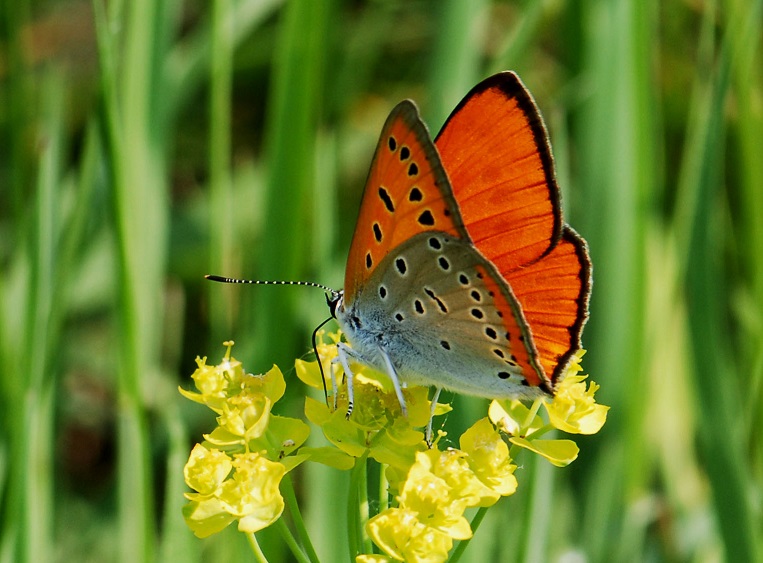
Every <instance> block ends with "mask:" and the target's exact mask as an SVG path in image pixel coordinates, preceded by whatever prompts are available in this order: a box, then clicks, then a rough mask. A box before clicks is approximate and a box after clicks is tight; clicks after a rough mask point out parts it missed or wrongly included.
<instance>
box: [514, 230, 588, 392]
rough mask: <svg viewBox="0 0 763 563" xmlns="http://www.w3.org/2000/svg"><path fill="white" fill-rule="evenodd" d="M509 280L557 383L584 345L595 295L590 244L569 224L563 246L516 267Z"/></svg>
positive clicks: (541, 358) (536, 344)
mask: <svg viewBox="0 0 763 563" xmlns="http://www.w3.org/2000/svg"><path fill="white" fill-rule="evenodd" d="M506 279H507V281H508V282H509V284H510V285H511V288H512V290H514V295H515V296H516V297H517V300H518V301H519V302H520V304H521V305H522V312H523V313H524V315H525V318H526V319H527V323H528V324H529V325H530V328H531V329H532V335H533V342H534V343H535V347H536V348H537V350H538V353H539V354H540V363H541V365H542V366H543V370H544V371H545V372H546V374H547V375H548V377H549V378H550V379H551V382H552V385H553V384H555V383H556V382H557V381H558V380H559V378H560V376H562V375H563V374H564V370H565V369H566V367H567V365H568V364H569V361H570V359H571V358H572V356H573V355H574V354H575V352H577V351H578V350H580V348H581V343H580V336H581V334H582V332H583V325H585V322H586V319H587V318H588V297H589V295H590V293H591V260H590V258H589V257H588V248H587V245H586V243H585V241H584V240H583V239H582V238H581V237H580V235H578V234H577V233H576V232H575V231H573V230H572V229H571V228H570V227H568V226H566V225H565V226H564V228H563V230H562V238H561V240H560V241H559V244H557V245H556V246H555V247H554V249H553V250H552V251H551V252H550V253H549V254H548V255H547V256H545V257H544V258H543V259H542V260H538V261H537V262H534V263H532V264H530V265H529V266H525V267H522V268H517V269H516V270H514V271H512V272H510V273H509V274H508V275H506Z"/></svg>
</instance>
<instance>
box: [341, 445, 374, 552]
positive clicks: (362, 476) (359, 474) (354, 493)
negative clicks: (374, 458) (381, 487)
mask: <svg viewBox="0 0 763 563" xmlns="http://www.w3.org/2000/svg"><path fill="white" fill-rule="evenodd" d="M369 452H370V450H366V451H365V452H364V453H363V455H362V456H361V457H359V458H358V459H356V460H355V467H353V469H352V475H351V477H350V492H349V495H347V497H348V498H347V539H348V540H349V541H348V542H347V547H348V548H349V550H350V553H349V554H350V561H355V556H356V555H358V554H359V553H361V551H360V549H361V545H362V544H363V522H364V521H363V517H362V515H361V513H360V510H361V508H360V505H359V503H360V498H361V490H360V487H363V488H364V489H365V487H366V478H367V476H366V460H367V459H368V454H369ZM363 497H364V498H365V499H366V512H367V510H368V498H367V493H363ZM366 516H367V513H366Z"/></svg>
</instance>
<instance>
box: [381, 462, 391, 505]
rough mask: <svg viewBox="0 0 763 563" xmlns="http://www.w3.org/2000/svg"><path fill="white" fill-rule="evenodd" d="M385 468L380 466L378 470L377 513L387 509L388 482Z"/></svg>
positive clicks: (383, 465) (384, 465)
mask: <svg viewBox="0 0 763 563" xmlns="http://www.w3.org/2000/svg"><path fill="white" fill-rule="evenodd" d="M386 469H387V466H386V464H382V466H381V467H380V468H379V512H383V511H385V510H387V509H388V508H389V493H388V492H387V491H388V490H389V481H387V472H386Z"/></svg>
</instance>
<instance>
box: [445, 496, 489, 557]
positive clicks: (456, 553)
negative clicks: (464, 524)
mask: <svg viewBox="0 0 763 563" xmlns="http://www.w3.org/2000/svg"><path fill="white" fill-rule="evenodd" d="M488 508H490V507H488V506H481V507H480V508H479V510H477V513H476V514H475V515H474V518H472V521H471V523H470V526H471V528H472V538H473V537H474V534H476V533H477V528H479V527H480V524H482V520H484V519H485V515H486V514H487V509H488ZM472 538H469V539H468V540H462V541H460V542H458V545H457V546H456V549H454V550H453V554H452V555H451V556H450V559H449V560H448V561H449V563H456V561H458V560H459V559H461V556H462V555H463V554H464V551H465V550H466V547H467V546H468V545H469V542H470V541H472Z"/></svg>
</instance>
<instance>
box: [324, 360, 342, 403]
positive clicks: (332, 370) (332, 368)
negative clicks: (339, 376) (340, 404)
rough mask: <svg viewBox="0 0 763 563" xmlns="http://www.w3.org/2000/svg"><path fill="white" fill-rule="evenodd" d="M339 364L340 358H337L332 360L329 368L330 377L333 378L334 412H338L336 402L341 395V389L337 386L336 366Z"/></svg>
mask: <svg viewBox="0 0 763 563" xmlns="http://www.w3.org/2000/svg"><path fill="white" fill-rule="evenodd" d="M337 363H339V357H337V356H335V357H334V358H333V359H332V360H331V365H330V366H329V375H330V376H331V392H332V393H333V395H334V409H333V410H336V407H337V404H336V401H337V397H338V395H339V388H338V387H337V384H336V365H337ZM326 402H328V399H327V401H326ZM332 412H333V411H332Z"/></svg>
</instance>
